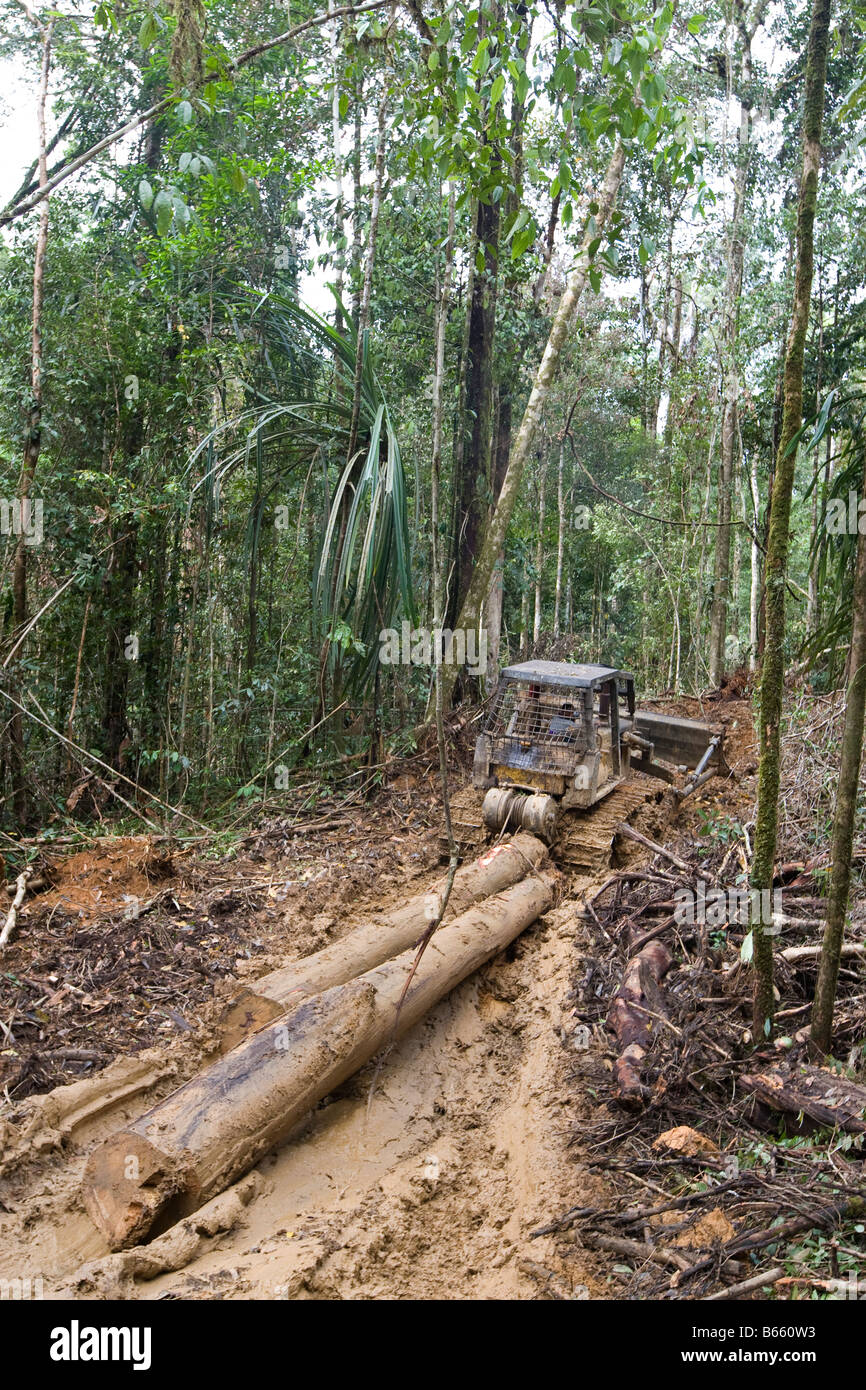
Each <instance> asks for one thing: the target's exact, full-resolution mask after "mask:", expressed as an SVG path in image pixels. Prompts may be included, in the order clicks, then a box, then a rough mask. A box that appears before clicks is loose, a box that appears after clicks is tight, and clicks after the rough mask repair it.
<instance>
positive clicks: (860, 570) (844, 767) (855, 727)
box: [811, 440, 866, 1054]
mask: <svg viewBox="0 0 866 1390" xmlns="http://www.w3.org/2000/svg"><path fill="white" fill-rule="evenodd" d="M860 447H861V449H862V450H863V454H864V474H863V493H864V495H866V441H863V440H861V442H860ZM853 609H854V622H853V628H852V632H851V661H850V668H849V669H850V679H849V684H848V698H847V700H846V703H845V728H844V732H843V734H842V751H841V755H840V759H839V785H838V788H837V792H836V809H835V813H834V816H833V844H832V864H833V870H832V876H831V879H830V888H829V892H828V894H827V922H826V925H825V927H824V941H823V945H822V948H821V960H820V963H819V966H818V983H817V985H816V986H815V1001H814V1004H813V1006H812V1036H811V1043H812V1049H813V1051H815V1052H816V1053H821V1054H825V1053H828V1052H829V1051H830V1047H831V1038H832V1033H833V1007H834V1005H835V1002H836V984H837V982H838V979H839V961H840V958H841V954H842V940H843V937H844V935H845V914H846V912H847V909H848V890H849V888H850V885H851V850H852V847H853V844H854V822H855V817H856V812H857V786H858V782H859V780H860V761H861V758H862V755H863V717H864V714H866V535H858V537H857V562H856V568H855V571H854V597H853Z"/></svg>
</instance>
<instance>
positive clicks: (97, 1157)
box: [82, 878, 553, 1250]
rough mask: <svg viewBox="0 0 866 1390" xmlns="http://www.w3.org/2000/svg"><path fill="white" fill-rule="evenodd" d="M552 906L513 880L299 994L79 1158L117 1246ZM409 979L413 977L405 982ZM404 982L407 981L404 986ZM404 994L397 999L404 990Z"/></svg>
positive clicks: (189, 1199)
mask: <svg viewBox="0 0 866 1390" xmlns="http://www.w3.org/2000/svg"><path fill="white" fill-rule="evenodd" d="M552 902H553V890H552V888H551V886H550V885H549V884H548V883H547V882H545V881H544V880H543V879H540V878H531V879H527V880H525V881H524V882H523V883H519V884H517V885H516V886H515V887H513V888H510V889H508V890H507V892H505V893H502V894H500V895H499V896H498V897H497V898H494V899H492V900H491V901H490V902H489V903H487V904H486V907H485V910H484V917H483V920H480V919H479V916H478V912H477V911H473V912H471V913H470V914H468V920H464V919H463V918H457V920H456V921H454V922H453V923H452V924H451V925H450V926H447V927H441V928H440V929H439V930H438V931H437V933H436V934H435V936H434V937H433V939H432V940H431V942H430V944H429V946H428V947H427V950H426V951H425V952H424V954H423V956H422V957H421V959H420V961H419V962H418V967H417V970H416V971H415V973H414V976H412V971H413V967H414V964H415V952H414V951H411V950H410V951H406V952H404V954H402V955H400V956H398V957H397V958H396V960H393V961H389V962H388V963H387V964H385V965H381V966H379V967H378V968H377V969H375V970H371V971H368V972H367V973H366V974H365V975H362V976H361V977H360V978H359V979H357V980H353V981H351V982H350V983H349V984H345V985H337V986H336V987H335V988H334V989H330V990H327V991H326V992H325V993H324V994H318V995H315V996H314V997H313V998H311V999H307V1000H305V1001H304V1002H303V1003H302V1004H300V1005H299V1006H298V1008H296V1009H293V1010H292V1011H291V1012H290V1013H288V1014H285V1015H283V1017H282V1018H281V1019H278V1020H276V1021H275V1022H274V1023H271V1024H270V1025H269V1026H268V1027H266V1028H264V1029H262V1031H261V1032H259V1033H256V1034H254V1035H253V1036H252V1037H251V1038H249V1039H248V1040H247V1041H246V1042H245V1043H242V1044H241V1045H240V1046H239V1047H236V1048H234V1049H233V1050H232V1051H231V1052H230V1053H228V1054H227V1056H225V1057H223V1058H221V1059H220V1060H219V1061H218V1062H216V1063H214V1064H213V1065H212V1066H210V1067H208V1068H207V1070H205V1071H204V1072H202V1073H200V1074H199V1075H198V1076H197V1077H194V1078H193V1079H192V1080H191V1081H188V1082H187V1083H186V1085H185V1086H182V1087H181V1088H180V1090H178V1091H175V1092H174V1093H173V1094H172V1095H170V1096H168V1097H167V1098H166V1099H165V1100H163V1101H160V1102H159V1103H158V1104H157V1105H155V1106H154V1107H153V1108H152V1109H151V1110H149V1111H147V1113H146V1114H144V1115H142V1116H141V1117H140V1118H139V1119H138V1120H136V1121H135V1122H134V1123H133V1124H131V1125H130V1126H129V1127H128V1128H127V1129H125V1130H122V1131H120V1132H118V1133H116V1134H114V1135H112V1136H111V1138H110V1139H108V1140H106V1141H105V1143H103V1144H101V1145H100V1146H99V1148H97V1149H96V1150H94V1152H93V1153H92V1154H91V1155H90V1158H89V1159H88V1161H87V1165H86V1167H85V1170H84V1177H83V1180H82V1195H83V1198H84V1203H85V1206H86V1208H87V1211H88V1213H89V1215H90V1217H91V1220H92V1221H93V1222H94V1224H95V1225H96V1226H97V1227H98V1228H99V1230H100V1231H101V1232H102V1233H103V1235H104V1236H105V1237H106V1239H107V1240H108V1243H109V1245H110V1246H111V1248H112V1249H114V1250H119V1249H123V1248H124V1247H125V1246H130V1245H134V1244H136V1243H138V1242H139V1241H140V1240H142V1239H143V1238H144V1237H145V1236H146V1235H147V1233H148V1231H149V1230H150V1228H151V1226H152V1225H153V1223H154V1221H155V1220H156V1219H157V1217H161V1218H162V1222H163V1224H165V1223H167V1222H168V1221H169V1220H171V1219H172V1218H174V1219H177V1218H178V1217H179V1216H181V1215H184V1214H186V1213H188V1212H191V1211H195V1210H197V1208H199V1207H200V1206H202V1205H203V1203H205V1202H206V1201H208V1199H209V1198H210V1197H213V1196H215V1195H216V1193H218V1192H221V1191H223V1189H224V1188H226V1187H227V1186H228V1185H229V1184H230V1183H232V1182H234V1181H235V1179H236V1178H239V1177H241V1176H242V1174H244V1173H246V1172H248V1171H249V1169H250V1168H251V1167H253V1165H254V1164H255V1163H257V1162H258V1160H259V1159H260V1158H261V1157H262V1156H263V1155H264V1154H266V1153H267V1152H268V1150H269V1149H272V1148H273V1147H274V1146H275V1145H277V1144H280V1143H283V1142H284V1141H285V1140H286V1138H287V1137H288V1136H289V1134H290V1133H291V1131H292V1129H293V1128H294V1126H295V1125H296V1124H297V1122H298V1121H299V1120H300V1119H302V1118H303V1116H304V1115H306V1114H308V1112H309V1111H310V1110H311V1109H312V1107H313V1106H314V1105H315V1104H316V1102H317V1101H319V1100H321V1099H322V1098H323V1097H324V1096H326V1095H327V1094H328V1093H329V1092H330V1091H333V1090H334V1088H335V1087H336V1086H339V1085H340V1084H341V1082H343V1081H345V1080H347V1079H348V1077H350V1076H352V1075H353V1074H354V1073H355V1072H356V1071H358V1069H359V1068H360V1067H362V1066H363V1065H364V1063H365V1062H367V1061H369V1059H370V1058H371V1057H373V1056H375V1054H376V1053H377V1052H379V1051H380V1050H381V1048H382V1047H384V1046H385V1045H386V1044H387V1043H388V1041H389V1040H390V1039H391V1038H392V1037H394V1036H395V1035H396V1036H399V1035H401V1034H403V1033H405V1032H407V1031H408V1029H410V1028H411V1027H412V1026H413V1024H415V1023H417V1021H418V1020H419V1019H420V1018H422V1017H423V1015H424V1014H425V1013H426V1012H427V1010H428V1009H430V1008H431V1007H432V1006H433V1005H434V1004H436V1003H437V1002H438V1000H440V999H441V998H442V997H443V996H444V995H445V994H447V993H448V992H449V991H450V990H452V989H453V988H454V987H455V986H456V985H458V984H459V983H460V982H461V981H462V980H464V979H465V978H466V977H467V975H471V974H472V972H473V971H475V970H477V969H478V968H479V967H480V966H482V965H483V964H484V963H485V962H486V961H488V960H489V959H490V958H491V957H492V956H494V955H496V954H497V952H499V951H501V950H503V949H504V948H505V947H506V946H507V945H509V943H510V942H511V941H513V940H514V938H515V937H516V936H519V934H520V933H521V932H522V931H524V930H525V929H526V928H527V927H528V926H530V925H531V924H532V923H533V922H534V921H535V920H536V919H537V918H538V917H539V916H540V915H541V914H542V913H543V912H546V911H547V910H548V908H549V907H550V906H551V904H552ZM410 980H411V982H410ZM407 985H408V989H407ZM404 991H405V997H404Z"/></svg>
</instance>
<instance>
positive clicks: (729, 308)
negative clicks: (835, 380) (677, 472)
mask: <svg viewBox="0 0 866 1390" xmlns="http://www.w3.org/2000/svg"><path fill="white" fill-rule="evenodd" d="M765 9H766V3H763V4H761V3H759V5H758V8H757V10H756V12H755V15H754V16H753V18H752V20H751V21H749V22H743V21H741V22H740V24H739V31H740V40H741V43H742V52H741V55H740V129H739V134H738V142H737V172H736V177H735V179H734V207H733V211H732V214H731V229H730V237H729V240H728V265H727V273H726V276H725V309H724V322H723V331H722V345H723V349H722V350H723V354H724V367H725V387H724V405H723V408H722V431H721V458H720V461H719V480H718V501H717V521H718V523H719V524H718V527H717V530H716V554H715V566H714V574H713V601H712V606H711V609H710V652H709V673H710V675H709V678H710V685H711V686H713V687H714V688H715V687H716V686H718V685H719V683H720V681H721V679H722V675H723V674H724V666H725V638H726V636H727V629H728V607H729V604H730V598H731V594H730V571H731V515H732V511H733V491H734V486H733V480H734V465H735V459H736V445H737V437H738V428H739V426H738V404H739V395H740V373H739V363H738V360H737V340H738V320H739V306H740V298H741V296H742V292H743V259H744V254H745V233H744V217H745V210H746V196H747V193H748V188H749V171H750V165H751V155H752V100H751V92H750V89H751V82H752V40H753V38H754V35H755V32H756V30H757V27H758V25H759V24H760V23H761V20H762V19H763V13H764V10H765Z"/></svg>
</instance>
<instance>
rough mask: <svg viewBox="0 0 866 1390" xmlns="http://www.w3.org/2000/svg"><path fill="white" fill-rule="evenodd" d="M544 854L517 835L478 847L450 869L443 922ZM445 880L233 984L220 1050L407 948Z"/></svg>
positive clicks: (529, 838)
mask: <svg viewBox="0 0 866 1390" xmlns="http://www.w3.org/2000/svg"><path fill="white" fill-rule="evenodd" d="M546 853H547V850H546V846H545V845H544V844H543V843H542V841H541V840H537V839H536V838H535V836H534V835H526V834H522V833H521V834H518V835H515V836H514V837H513V838H512V839H511V840H508V841H506V842H504V843H502V844H498V845H494V846H493V847H492V848H491V849H488V850H486V851H485V853H484V854H482V855H481V856H480V858H478V859H476V860H474V862H473V863H471V864H466V865H464V866H463V868H461V869H458V870H457V873H456V874H455V876H454V886H453V888H452V890H451V896H450V897H449V899H448V905H447V908H446V911H445V918H444V920H445V921H446V922H448V921H450V920H452V919H453V918H454V917H457V916H459V915H460V913H461V912H465V911H466V910H467V908H469V907H471V906H472V905H473V903H477V902H481V901H482V900H483V899H484V898H488V897H490V896H491V894H493V893H501V892H502V891H503V889H505V888H509V887H511V885H512V884H514V883H519V882H520V880H521V879H522V878H523V877H524V876H525V875H526V874H527V873H531V872H532V871H533V870H535V869H537V868H538V867H539V865H540V864H541V863H542V861H543V859H544V857H545V855H546ZM445 882H446V880H445V879H444V878H443V879H442V880H441V881H440V882H439V883H437V884H436V885H435V886H434V887H433V888H431V889H430V890H428V891H427V892H425V893H418V894H417V895H416V896H415V897H414V898H411V899H410V900H409V902H408V903H406V904H405V905H404V906H403V907H398V908H394V909H393V910H392V911H390V912H383V913H381V914H379V915H377V916H376V917H374V918H373V920H372V921H371V922H369V923H367V924H365V925H364V926H362V927H358V928H357V930H355V931H353V932H351V933H350V934H349V935H348V936H345V937H343V938H342V940H340V941H336V942H335V943H334V944H333V946H326V947H325V949H324V950H323V951H317V952H316V953H315V954H314V955H312V956H307V957H305V958H304V959H303V960H299V961H293V962H292V964H291V965H287V966H284V967H282V968H281V969H279V970H273V971H271V973H270V974H268V975H263V976H262V977H261V979H259V980H256V981H255V983H254V984H253V985H251V986H250V987H249V988H247V989H244V990H241V991H240V993H239V994H236V995H235V996H234V998H232V999H231V1000H230V1001H229V1003H228V1004H227V1005H226V1008H225V1009H224V1010H223V1013H222V1015H221V1018H220V1021H219V1024H218V1029H219V1036H220V1051H221V1052H227V1051H228V1050H229V1048H232V1047H236V1046H237V1044H238V1043H239V1042H243V1040H244V1039H245V1038H247V1037H249V1036H250V1035H251V1034H252V1033H255V1032H257V1031H258V1029H259V1028H263V1027H264V1026H265V1024H266V1023H270V1022H271V1021H272V1020H273V1019H275V1018H278V1017H279V1016H280V1014H283V1013H285V1011H286V1009H288V1008H291V1007H292V1006H293V1005H294V1004H297V1003H300V1001H301V1000H302V999H304V998H306V997H307V996H309V995H311V994H321V992H322V991H323V990H326V989H331V988H332V987H333V986H334V985H342V984H345V982H346V981H347V980H353V979H355V978H356V976H358V975H362V974H363V973H364V971H365V970H372V969H373V967H374V966H376V965H381V963H382V961H385V960H390V959H391V958H392V956H396V955H399V954H400V952H401V951H406V950H408V949H409V947H410V946H414V945H415V943H416V942H417V941H418V939H419V937H420V936H421V935H422V933H423V932H424V931H425V930H426V929H427V927H429V925H430V923H431V922H433V921H435V920H436V917H437V916H438V913H439V909H440V907H441V905H442V896H443V894H444V890H445Z"/></svg>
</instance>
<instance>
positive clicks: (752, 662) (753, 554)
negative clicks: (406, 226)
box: [749, 450, 761, 671]
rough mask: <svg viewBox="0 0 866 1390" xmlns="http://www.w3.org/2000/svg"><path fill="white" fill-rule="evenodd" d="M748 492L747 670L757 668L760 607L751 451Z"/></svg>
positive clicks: (756, 509)
mask: <svg viewBox="0 0 866 1390" xmlns="http://www.w3.org/2000/svg"><path fill="white" fill-rule="evenodd" d="M749 493H750V496H751V499H752V523H751V527H752V542H751V546H750V548H749V559H750V565H751V580H750V583H749V670H750V671H756V670H757V668H758V621H759V617H760V609H761V550H760V546H759V545H758V535H759V528H760V525H761V516H760V503H759V501H758V454H757V450H753V451H752V466H751V469H750V470H749Z"/></svg>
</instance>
